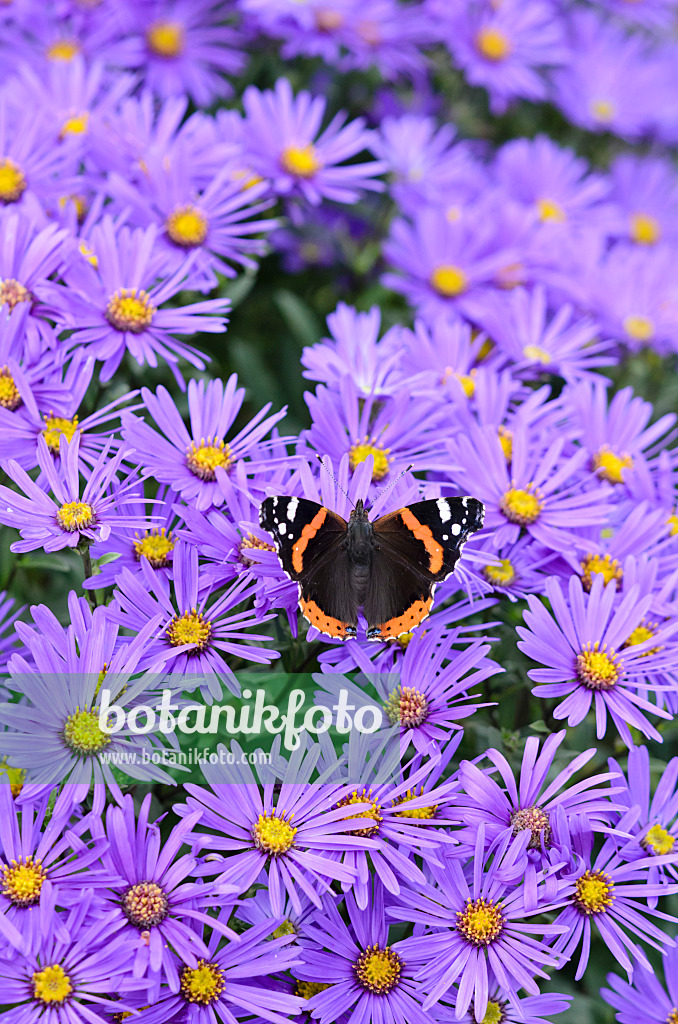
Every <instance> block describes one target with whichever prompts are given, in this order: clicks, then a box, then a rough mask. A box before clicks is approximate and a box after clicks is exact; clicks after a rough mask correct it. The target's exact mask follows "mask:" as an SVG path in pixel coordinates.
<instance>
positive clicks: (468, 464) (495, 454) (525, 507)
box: [449, 421, 609, 567]
mask: <svg viewBox="0 0 678 1024" xmlns="http://www.w3.org/2000/svg"><path fill="white" fill-rule="evenodd" d="M540 443H543V442H541V441H540V439H538V436H537V434H536V432H535V430H534V429H532V430H528V429H526V428H525V427H524V426H523V425H522V424H519V423H518V421H516V424H515V427H514V429H513V431H512V435H511V462H510V464H507V462H506V453H505V450H504V446H503V445H502V443H501V438H500V437H499V435H498V434H497V432H496V430H495V429H493V428H491V427H477V426H475V425H470V426H469V429H468V430H467V431H465V432H464V433H463V434H460V435H458V436H457V437H456V438H455V441H454V442H453V443H451V442H450V443H449V451H450V458H451V460H453V461H454V463H456V465H457V468H455V469H454V470H453V471H452V474H451V475H452V476H453V477H454V481H455V483H456V484H457V485H459V486H461V487H462V488H464V489H465V490H467V493H469V494H474V495H475V496H476V497H477V498H478V499H479V500H480V501H482V502H483V504H484V505H485V526H486V528H489V529H490V530H492V529H493V530H494V534H493V541H494V544H495V547H496V548H497V549H500V548H501V547H503V546H504V545H505V544H511V543H515V541H517V540H518V538H519V536H520V533H521V530H522V529H525V530H527V532H528V533H529V534H530V536H531V537H533V538H534V540H535V541H537V543H539V544H542V545H544V546H545V547H548V548H551V549H552V550H554V551H558V552H561V553H564V552H571V553H572V552H573V549H574V550H577V549H579V548H581V547H582V545H583V541H582V538H581V537H579V536H578V535H577V534H576V533H575V532H574V529H576V528H577V527H585V526H589V525H593V524H596V525H597V524H601V525H602V524H603V523H604V522H605V521H606V519H607V515H608V513H609V506H608V505H607V504H606V498H607V493H608V491H607V486H606V485H602V486H596V485H595V479H594V478H593V477H592V474H590V473H588V472H586V470H585V468H584V467H585V463H586V461H587V453H586V452H584V451H578V452H575V453H574V454H572V455H569V456H566V455H564V451H563V450H564V447H565V440H564V438H562V437H556V439H555V440H554V441H553V442H552V443H551V444H549V446H548V448H546V449H545V450H544V449H542V448H541V447H540ZM585 483H586V484H587V485H588V488H585V487H584V486H583V484H585ZM573 527H574V529H573ZM570 557H573V555H572V554H571V555H570ZM577 567H578V563H577Z"/></svg>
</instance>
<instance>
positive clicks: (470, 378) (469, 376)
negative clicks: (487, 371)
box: [454, 370, 478, 398]
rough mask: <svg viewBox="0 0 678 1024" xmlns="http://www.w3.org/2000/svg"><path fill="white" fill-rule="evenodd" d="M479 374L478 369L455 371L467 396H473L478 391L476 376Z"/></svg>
mask: <svg viewBox="0 0 678 1024" xmlns="http://www.w3.org/2000/svg"><path fill="white" fill-rule="evenodd" d="M477 375H478V371H477V370H471V372H470V373H455V375H454V376H455V377H456V378H457V380H458V381H459V383H460V384H461V386H462V388H463V389H464V394H465V395H466V397H467V398H473V396H474V394H475V391H476V381H475V378H476V376H477Z"/></svg>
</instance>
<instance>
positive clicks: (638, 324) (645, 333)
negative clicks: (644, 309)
mask: <svg viewBox="0 0 678 1024" xmlns="http://www.w3.org/2000/svg"><path fill="white" fill-rule="evenodd" d="M624 330H625V331H626V333H627V335H628V336H629V338H633V340H634V341H650V340H651V339H652V338H654V334H655V327H654V321H653V320H652V319H651V318H650V317H649V316H627V317H625V318H624Z"/></svg>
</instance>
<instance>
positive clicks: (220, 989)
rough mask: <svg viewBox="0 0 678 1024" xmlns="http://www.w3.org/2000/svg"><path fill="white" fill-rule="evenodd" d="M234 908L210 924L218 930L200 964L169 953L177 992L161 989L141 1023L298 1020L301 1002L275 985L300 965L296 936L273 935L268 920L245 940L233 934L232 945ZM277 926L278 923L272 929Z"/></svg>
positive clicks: (221, 1023) (283, 1022)
mask: <svg viewBox="0 0 678 1024" xmlns="http://www.w3.org/2000/svg"><path fill="white" fill-rule="evenodd" d="M231 909H232V908H231V907H230V906H228V905H227V906H226V907H224V908H223V910H221V912H220V914H219V917H218V918H216V919H214V918H211V919H210V923H211V924H212V925H213V927H214V930H213V932H212V936H211V938H210V940H209V942H208V944H207V952H206V955H205V956H202V957H200V959H199V960H198V961H197V963H194V962H193V961H192V960H189V961H188V962H185V960H184V959H183V958H182V957H181V956H174V955H172V954H171V953H169V952H168V960H171V961H172V963H173V964H174V971H175V974H176V976H177V977H178V987H177V986H176V985H173V986H172V985H170V986H164V985H163V986H162V987H160V988H158V989H157V990H156V991H155V992H154V995H153V1000H152V1002H151V1005H150V1006H144V1008H143V1011H142V1013H141V1014H140V1016H139V1018H138V1019H139V1024H169V1022H172V1024H183V1022H186V1021H191V1022H192V1024H235V1022H236V1021H237V1020H242V1019H247V1020H248V1021H251V1022H252V1024H255V1022H256V1024H263V1022H264V1021H265V1022H270V1024H288V1021H290V1020H291V1019H296V1015H297V1014H299V1013H300V1012H301V1007H302V1006H303V999H302V998H301V997H300V996H299V995H294V994H292V993H291V992H289V991H288V989H287V987H286V986H285V987H283V985H281V984H279V983H276V982H275V981H273V982H272V979H273V978H275V977H276V975H278V973H279V972H282V971H286V970H288V969H289V968H291V967H294V966H295V965H296V964H298V963H299V948H298V946H297V945H296V944H295V943H294V942H293V936H292V935H290V934H283V935H272V934H271V930H272V929H271V924H270V923H269V922H268V921H266V922H264V923H263V924H255V925H254V926H253V927H252V928H248V929H247V931H245V932H244V933H242V934H241V935H235V934H234V933H231V936H232V939H231V941H227V940H224V938H223V935H222V932H223V931H224V929H225V928H226V922H227V920H228V917H229V914H230V912H231ZM279 921H280V918H277V920H274V922H273V925H274V927H275V924H277V923H278V922H279ZM141 1005H142V1006H143V1003H142V1004H141ZM243 1015H244V1016H243ZM292 1015H294V1016H292Z"/></svg>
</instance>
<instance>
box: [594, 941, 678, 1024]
mask: <svg viewBox="0 0 678 1024" xmlns="http://www.w3.org/2000/svg"><path fill="white" fill-rule="evenodd" d="M663 968H664V977H665V979H666V988H665V987H664V986H663V985H662V984H661V982H660V981H659V979H658V977H657V975H656V973H655V971H634V973H633V982H632V983H631V982H627V981H624V980H623V979H622V978H620V977H619V976H618V975H616V974H608V976H607V983H608V985H609V986H610V988H601V990H600V994H601V996H602V997H603V999H605V1000H606V1002H608V1003H609V1004H610V1006H612V1007H614V1009H615V1010H616V1011H617V1020H618V1021H619V1024H667V1021H671V1019H672V1017H673V1016H674V1015H675V1013H676V1008H677V1007H678V949H676V948H675V947H674V948H673V949H667V950H665V951H664V957H663ZM667 990H668V991H667Z"/></svg>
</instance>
